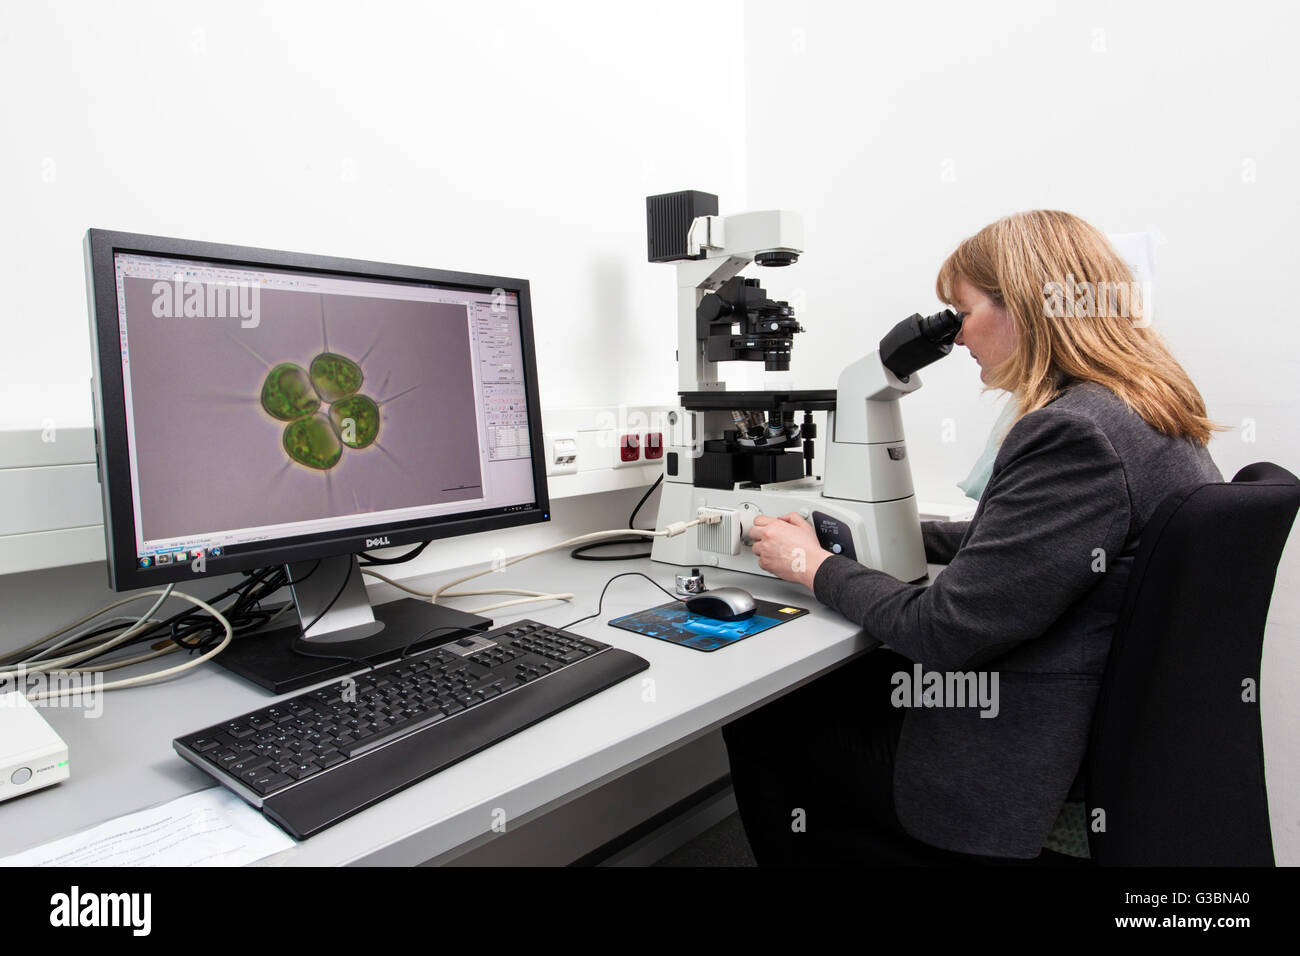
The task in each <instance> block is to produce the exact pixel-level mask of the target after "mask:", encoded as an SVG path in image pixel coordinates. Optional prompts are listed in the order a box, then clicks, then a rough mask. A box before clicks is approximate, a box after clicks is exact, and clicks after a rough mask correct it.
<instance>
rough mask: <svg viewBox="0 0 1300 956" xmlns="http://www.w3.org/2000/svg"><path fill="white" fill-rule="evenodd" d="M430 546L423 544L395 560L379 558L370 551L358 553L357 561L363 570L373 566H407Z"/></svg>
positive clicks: (426, 542)
mask: <svg viewBox="0 0 1300 956" xmlns="http://www.w3.org/2000/svg"><path fill="white" fill-rule="evenodd" d="M428 546H429V542H428V541H425V542H423V543H422V544H419V545H417V546H416V547H414V548H412V549H411V550H410V551H407V552H406V553H404V554H399V555H398V556H397V557H395V558H377V557H375V556H374V555H373V554H371V553H370V552H369V551H358V552H357V559H358V561H359V562H360V563H361V566H362V567H363V568H368V567H370V566H371V565H375V564H405V563H406V562H407V561H414V560H415V559H416V558H418V557H419V556H420V553H421V552H422V551H424V549H425V548H427V547H428Z"/></svg>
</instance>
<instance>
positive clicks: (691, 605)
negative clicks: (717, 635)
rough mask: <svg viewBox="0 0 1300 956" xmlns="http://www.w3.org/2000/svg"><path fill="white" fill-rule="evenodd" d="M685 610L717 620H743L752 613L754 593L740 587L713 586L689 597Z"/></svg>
mask: <svg viewBox="0 0 1300 956" xmlns="http://www.w3.org/2000/svg"><path fill="white" fill-rule="evenodd" d="M686 610H688V611H690V612H691V613H692V614H699V615H702V616H703V617H711V618H713V619H714V620H717V621H743V620H744V619H745V618H747V617H752V616H753V614H754V595H752V594H750V593H749V592H748V591H746V590H744V589H742V588H713V589H711V590H708V591H705V592H704V593H703V594H697V595H695V597H693V598H690V599H689V600H688V601H687V602H686Z"/></svg>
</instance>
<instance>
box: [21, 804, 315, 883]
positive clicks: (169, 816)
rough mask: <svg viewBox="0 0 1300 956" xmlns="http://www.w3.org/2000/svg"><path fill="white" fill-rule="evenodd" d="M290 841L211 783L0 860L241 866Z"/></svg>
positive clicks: (36, 863) (53, 863)
mask: <svg viewBox="0 0 1300 956" xmlns="http://www.w3.org/2000/svg"><path fill="white" fill-rule="evenodd" d="M293 845H294V841H293V840H292V839H290V838H289V837H288V836H286V835H285V834H284V832H283V831H281V830H280V829H278V828H277V827H276V826H275V824H273V823H271V821H269V820H267V819H266V818H265V817H263V816H262V815H261V814H260V813H258V812H257V811H256V810H254V809H253V808H252V807H250V806H249V805H248V804H246V803H244V801H242V800H240V799H239V798H238V797H237V796H235V795H234V794H233V793H231V792H230V791H228V790H224V789H222V788H221V787H213V788H212V789H210V790H201V791H199V792H198V793H191V794H187V795H186V796H183V797H178V798H177V799H175V800H172V801H171V802H170V803H164V804H163V805H162V806H158V807H151V808H150V809H148V810H141V811H140V812H138V813H130V814H127V815H126V816H124V817H118V818H117V819H116V820H109V821H108V822H107V823H101V824H99V825H98V826H93V827H91V828H90V829H88V830H83V831H81V832H80V833H76V834H73V835H72V836H69V837H63V838H61V839H58V840H54V841H52V842H50V843H46V844H44V845H42V846H38V847H33V848H32V849H30V850H23V851H22V852H21V853H15V854H14V855H13V856H7V857H3V858H0V866H242V865H244V864H246V863H252V862H253V861H255V860H260V859H261V858H262V857H264V856H270V855H271V854H272V853H278V852H280V851H281V850H285V849H288V848H289V847H291V846H293Z"/></svg>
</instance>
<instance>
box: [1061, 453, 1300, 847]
mask: <svg viewBox="0 0 1300 956" xmlns="http://www.w3.org/2000/svg"><path fill="white" fill-rule="evenodd" d="M1297 508H1300V479H1297V478H1296V476H1295V475H1293V474H1291V473H1290V472H1289V471H1287V470H1286V469H1284V468H1279V467H1278V466H1277V465H1273V464H1270V463H1268V462H1261V463H1257V464H1254V465H1248V466H1247V467H1245V468H1243V469H1242V470H1241V471H1239V472H1238V473H1237V474H1236V476H1235V477H1234V478H1233V480H1232V481H1231V482H1230V483H1228V482H1223V483H1214V484H1207V485H1198V486H1194V487H1192V488H1187V489H1184V490H1182V491H1179V492H1176V493H1175V494H1173V495H1170V496H1169V498H1167V499H1166V500H1165V501H1164V502H1163V503H1161V505H1160V507H1159V508H1157V509H1156V511H1155V513H1154V514H1153V515H1152V517H1151V520H1150V521H1149V522H1148V523H1147V525H1146V527H1145V528H1144V529H1143V532H1142V539H1141V544H1140V545H1139V550H1138V554H1137V558H1136V560H1135V561H1134V565H1133V570H1132V576H1131V578H1130V580H1129V584H1128V591H1127V594H1126V596H1125V603H1124V609H1123V611H1122V612H1121V615H1120V619H1119V624H1118V627H1117V629H1116V633H1115V641H1114V643H1113V644H1112V646H1111V650H1110V656H1109V658H1108V659H1107V661H1106V672H1105V677H1104V679H1103V681H1102V687H1101V694H1100V696H1099V698H1098V701H1097V710H1096V714H1095V716H1094V718H1093V724H1092V735H1091V740H1090V742H1089V748H1088V757H1087V761H1086V763H1087V767H1086V769H1087V777H1086V780H1087V801H1086V805H1087V809H1088V822H1089V827H1088V829H1089V833H1088V840H1089V845H1090V850H1091V853H1092V858H1093V860H1094V862H1096V863H1098V864H1101V865H1103V866H1271V865H1273V862H1274V861H1273V841H1272V835H1271V830H1270V828H1269V820H1268V797H1267V794H1266V792H1265V787H1264V748H1263V735H1262V732H1261V730H1260V716H1259V677H1260V657H1261V654H1262V652H1263V646H1264V622H1265V620H1266V619H1267V617H1268V606H1269V601H1270V599H1271V598H1272V594H1273V582H1274V579H1275V578H1276V576H1277V566H1278V561H1279V560H1280V558H1281V555H1282V548H1283V546H1284V545H1285V544H1286V539H1287V535H1288V534H1289V532H1290V530H1291V525H1292V523H1293V522H1294V520H1295V516H1296V511H1297ZM1099 811H1100V813H1099ZM1101 827H1104V829H1101Z"/></svg>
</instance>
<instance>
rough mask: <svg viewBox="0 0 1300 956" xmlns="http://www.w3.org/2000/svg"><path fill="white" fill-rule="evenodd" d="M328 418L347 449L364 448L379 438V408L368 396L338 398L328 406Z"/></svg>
mask: <svg viewBox="0 0 1300 956" xmlns="http://www.w3.org/2000/svg"><path fill="white" fill-rule="evenodd" d="M330 418H331V419H333V421H334V426H335V428H336V429H337V430H338V433H339V436H340V437H341V439H342V441H343V444H345V445H347V446H348V447H349V448H365V447H366V446H367V445H369V444H371V443H372V442H373V441H374V440H375V439H376V438H378V437H379V406H378V405H377V404H375V400H374V399H373V398H370V397H369V396H368V395H352V396H350V397H348V398H340V399H339V400H338V401H337V402H335V403H334V404H333V405H331V406H330Z"/></svg>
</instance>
